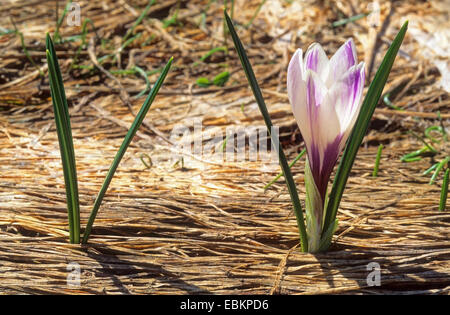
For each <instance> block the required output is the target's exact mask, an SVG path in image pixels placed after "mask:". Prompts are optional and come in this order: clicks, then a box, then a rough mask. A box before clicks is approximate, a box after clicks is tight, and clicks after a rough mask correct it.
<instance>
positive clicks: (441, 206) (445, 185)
mask: <svg viewBox="0 0 450 315" xmlns="http://www.w3.org/2000/svg"><path fill="white" fill-rule="evenodd" d="M449 172H450V169H449V168H447V170H446V171H445V175H444V179H443V181H442V188H441V199H440V200H439V211H445V206H446V204H447V196H448V177H449V175H448V173H449Z"/></svg>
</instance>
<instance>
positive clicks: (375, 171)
mask: <svg viewBox="0 0 450 315" xmlns="http://www.w3.org/2000/svg"><path fill="white" fill-rule="evenodd" d="M382 152H383V145H382V144H380V145H379V146H378V151H377V157H376V159H375V166H374V168H373V172H372V177H377V176H378V169H379V168H380V160H381V153H382Z"/></svg>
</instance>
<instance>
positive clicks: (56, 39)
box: [53, 0, 72, 43]
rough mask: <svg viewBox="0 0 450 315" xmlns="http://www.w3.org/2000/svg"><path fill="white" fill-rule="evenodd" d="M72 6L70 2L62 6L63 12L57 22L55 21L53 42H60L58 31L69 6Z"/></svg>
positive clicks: (70, 0)
mask: <svg viewBox="0 0 450 315" xmlns="http://www.w3.org/2000/svg"><path fill="white" fill-rule="evenodd" d="M71 4H72V0H68V1H67V3H66V5H65V6H64V10H63V13H62V14H61V16H60V17H59V18H58V20H57V21H56V29H55V34H54V35H53V39H54V40H55V42H57V43H58V42H60V41H61V38H60V37H61V36H60V35H59V29H60V27H61V25H62V23H63V21H64V18H65V17H66V14H67V11H68V10H69V7H70V5H71Z"/></svg>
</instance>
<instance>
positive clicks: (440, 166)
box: [429, 156, 450, 185]
mask: <svg viewBox="0 0 450 315" xmlns="http://www.w3.org/2000/svg"><path fill="white" fill-rule="evenodd" d="M449 161H450V156H447V157H446V158H445V159H443V160H442V161H441V162H439V163H438V165H437V166H436V169H435V171H434V173H433V176H431V179H430V182H429V184H430V185H433V184H434V182H435V181H436V178H437V176H438V175H439V172H440V171H441V170H442V169H443V167H444V166H445V165H446V164H448V163H449Z"/></svg>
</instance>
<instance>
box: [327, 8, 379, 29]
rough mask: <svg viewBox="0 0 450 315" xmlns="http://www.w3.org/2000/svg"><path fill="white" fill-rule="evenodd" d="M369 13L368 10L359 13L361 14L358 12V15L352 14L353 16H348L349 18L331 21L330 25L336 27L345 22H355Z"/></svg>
mask: <svg viewBox="0 0 450 315" xmlns="http://www.w3.org/2000/svg"><path fill="white" fill-rule="evenodd" d="M370 13H371V12H369V13H361V14H358V15H354V16H351V17H349V18H345V19H342V20H339V21H336V22H333V24H331V26H333V27H338V26H341V25H345V24H347V23H351V22H356V21H358V20H360V19H362V18H365V17H366V16H368V15H369V14H370Z"/></svg>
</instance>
